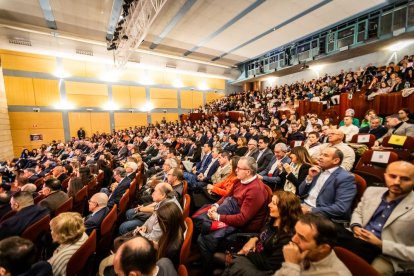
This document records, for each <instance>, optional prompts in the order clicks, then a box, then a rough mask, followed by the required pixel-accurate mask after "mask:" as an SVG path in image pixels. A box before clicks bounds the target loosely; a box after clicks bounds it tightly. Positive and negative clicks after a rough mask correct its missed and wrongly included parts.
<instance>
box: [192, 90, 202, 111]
mask: <svg viewBox="0 0 414 276" xmlns="http://www.w3.org/2000/svg"><path fill="white" fill-rule="evenodd" d="M200 105H203V92H198V91H193V108H198V107H199V106H200Z"/></svg>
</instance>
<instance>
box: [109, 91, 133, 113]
mask: <svg viewBox="0 0 414 276" xmlns="http://www.w3.org/2000/svg"><path fill="white" fill-rule="evenodd" d="M112 100H113V101H114V102H115V103H116V104H117V105H118V106H119V107H121V108H131V97H130V93H129V87H128V86H125V85H112Z"/></svg>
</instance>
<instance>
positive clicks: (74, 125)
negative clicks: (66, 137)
mask: <svg viewBox="0 0 414 276" xmlns="http://www.w3.org/2000/svg"><path fill="white" fill-rule="evenodd" d="M90 114H91V113H89V112H68V116H69V131H70V136H71V137H73V136H75V137H78V136H77V132H78V130H79V128H83V129H84V130H85V132H86V136H88V137H89V136H91V135H92V128H91V115H90Z"/></svg>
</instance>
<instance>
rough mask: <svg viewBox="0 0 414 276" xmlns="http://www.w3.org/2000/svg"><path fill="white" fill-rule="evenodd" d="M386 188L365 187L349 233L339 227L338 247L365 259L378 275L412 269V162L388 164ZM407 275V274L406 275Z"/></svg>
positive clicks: (413, 238) (413, 199)
mask: <svg viewBox="0 0 414 276" xmlns="http://www.w3.org/2000/svg"><path fill="white" fill-rule="evenodd" d="M385 182H386V185H387V187H368V189H367V190H366V191H365V193H364V195H363V197H362V199H361V202H360V203H359V204H358V207H357V208H356V209H355V210H354V212H353V214H352V218H351V224H350V225H351V229H352V232H349V231H347V230H345V229H343V228H342V229H340V228H339V230H340V231H339V232H340V233H341V235H340V237H341V239H340V240H339V242H340V246H342V247H345V248H347V249H349V250H351V251H353V252H354V253H355V254H357V255H359V256H361V257H362V258H364V259H365V260H366V261H367V262H369V263H371V262H372V266H373V267H374V268H375V269H376V270H377V271H378V272H379V273H380V274H381V275H394V273H396V272H399V271H401V272H402V271H406V270H410V271H411V273H412V271H413V269H414V265H413V264H414V251H413V248H414V234H413V231H412V229H411V228H412V227H411V221H412V220H413V215H414V213H413V210H412V206H413V202H414V192H413V188H414V165H413V164H411V163H408V162H406V161H396V162H393V163H391V164H389V165H388V166H387V169H386V173H385ZM407 275H408V274H407Z"/></svg>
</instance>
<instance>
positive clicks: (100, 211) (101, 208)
mask: <svg viewBox="0 0 414 276" xmlns="http://www.w3.org/2000/svg"><path fill="white" fill-rule="evenodd" d="M108 200H109V198H108V196H107V195H106V194H105V193H96V194H94V195H93V196H92V197H91V199H90V200H89V201H88V203H89V205H88V208H89V212H91V214H90V215H88V216H87V217H86V218H85V222H84V224H85V228H86V230H85V232H86V234H88V235H90V234H91V233H92V231H93V230H94V229H96V231H97V236H98V237H99V236H100V228H101V223H102V221H103V220H104V218H105V217H106V215H107V214H108V213H109V211H110V210H109V208H108V207H107V205H108Z"/></svg>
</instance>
